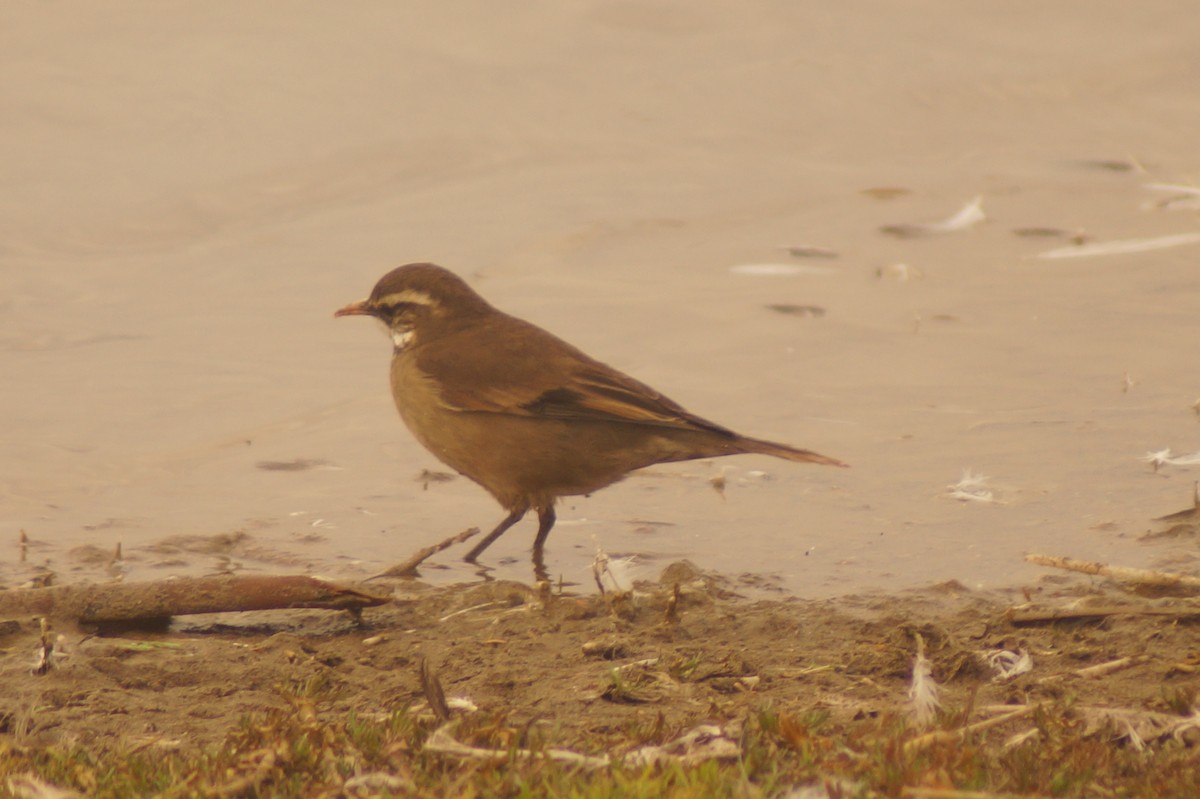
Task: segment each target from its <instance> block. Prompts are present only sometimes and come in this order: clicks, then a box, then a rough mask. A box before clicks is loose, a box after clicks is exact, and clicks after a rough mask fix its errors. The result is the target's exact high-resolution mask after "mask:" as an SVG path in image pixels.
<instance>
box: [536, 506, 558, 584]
mask: <svg viewBox="0 0 1200 799" xmlns="http://www.w3.org/2000/svg"><path fill="white" fill-rule="evenodd" d="M556 518H557V517H556V516H555V515H554V504H553V503H551V504H549V505H546V506H544V507H541V508H538V531H537V538H535V539H533V576H534V578H535V579H537V580H547V579H549V572H547V571H546V560H545V558H544V557H543V556H542V553H543V547H544V545H545V543H546V537H547V536H549V535H550V530H551V528H553V527H554V520H555V519H556Z"/></svg>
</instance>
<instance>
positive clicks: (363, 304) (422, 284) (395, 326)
mask: <svg viewBox="0 0 1200 799" xmlns="http://www.w3.org/2000/svg"><path fill="white" fill-rule="evenodd" d="M491 310H492V307H491V306H490V305H488V303H487V301H486V300H484V299H483V297H480V296H479V295H478V294H476V293H475V290H474V289H472V288H471V287H470V286H468V285H467V284H466V282H465V281H463V279H462V278H460V277H459V276H458V275H456V274H454V273H453V272H451V271H450V270H448V269H443V268H442V267H440V266H437V265H435V264H405V265H404V266H398V267H396V268H395V269H393V270H392V271H390V272H388V273H387V274H386V275H384V276H383V277H381V278H380V279H379V282H378V283H376V284H375V288H373V289H372V290H371V295H370V296H369V297H367V298H366V299H365V300H359V301H358V302H352V303H350V304H349V305H347V306H345V307H344V308H339V309H338V310H337V311H335V312H334V314H333V315H334V316H373V317H375V318H376V319H378V320H379V321H380V322H382V323H383V325H384V327H386V328H387V331H388V334H389V335H390V336H391V338H392V343H393V344H394V345H395V347H396V349H397V350H402V349H404V348H405V347H408V346H411V345H412V344H413V343H414V342H415V341H416V340H417V339H418V337H420V336H423V335H425V332H426V331H430V330H437V329H439V328H444V327H445V326H454V325H456V324H461V323H464V322H467V321H468V320H470V319H471V318H472V317H474V316H477V315H478V314H481V313H487V312H489V311H491Z"/></svg>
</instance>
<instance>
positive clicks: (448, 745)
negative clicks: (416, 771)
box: [424, 721, 611, 769]
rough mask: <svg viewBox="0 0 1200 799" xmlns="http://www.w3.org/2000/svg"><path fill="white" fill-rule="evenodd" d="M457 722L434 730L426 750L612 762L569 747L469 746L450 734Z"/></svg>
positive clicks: (589, 764)
mask: <svg viewBox="0 0 1200 799" xmlns="http://www.w3.org/2000/svg"><path fill="white" fill-rule="evenodd" d="M455 724H456V722H453V721H452V722H450V723H449V724H443V725H442V726H441V727H438V728H437V729H436V730H434V731H433V734H432V735H430V736H429V738H428V740H426V741H425V746H424V750H425V751H426V752H437V753H439V754H443V755H456V756H458V757H467V758H471V759H474V760H492V761H505V760H508V758H509V757H513V756H515V757H521V758H534V757H544V758H546V759H547V760H555V761H558V762H560V763H569V764H571V765H573V766H580V767H582V768H587V769H594V768H605V767H606V766H608V765H610V763H611V761H610V760H609V758H608V757H607V756H605V757H589V756H588V755H581V754H579V753H578V752H572V751H571V750H569V749H545V750H542V751H539V752H532V751H530V750H528V749H482V748H480V747H477V746H467V745H466V744H464V743H460V742H459V741H457V740H455V739H454V736H453V735H451V734H450V728H452V727H453V726H454V725H455Z"/></svg>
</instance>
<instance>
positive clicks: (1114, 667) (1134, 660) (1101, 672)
mask: <svg viewBox="0 0 1200 799" xmlns="http://www.w3.org/2000/svg"><path fill="white" fill-rule="evenodd" d="M1149 659H1150V658H1148V657H1146V656H1145V655H1131V656H1129V657H1123V658H1117V659H1116V660H1109V661H1106V662H1104V663H1097V664H1096V665H1095V666H1085V667H1083V668H1082V669H1075V670H1073V671H1069V672H1067V673H1066V674H1051V675H1049V676H1046V677H1042V678H1041V679H1039V680H1038V681H1037V683H1038V684H1039V685H1045V684H1046V683H1052V682H1058V681H1059V680H1062V679H1066V678H1067V677H1071V676H1074V677H1107V676H1108V675H1110V674H1112V673H1114V672H1118V671H1121V670H1122V669H1127V668H1130V667H1132V666H1138V665H1141V664H1142V663H1145V662H1146V661H1148V660H1149Z"/></svg>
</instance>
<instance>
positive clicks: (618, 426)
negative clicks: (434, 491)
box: [334, 264, 846, 573]
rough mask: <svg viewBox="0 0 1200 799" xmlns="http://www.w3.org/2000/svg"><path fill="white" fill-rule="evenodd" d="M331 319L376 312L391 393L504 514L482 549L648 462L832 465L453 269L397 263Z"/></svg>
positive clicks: (542, 522) (544, 521) (536, 547)
mask: <svg viewBox="0 0 1200 799" xmlns="http://www.w3.org/2000/svg"><path fill="white" fill-rule="evenodd" d="M334 316H373V317H375V318H376V319H378V320H380V321H381V322H383V324H384V326H385V327H386V328H387V329H388V332H389V334H390V335H391V338H392V342H393V344H394V345H395V350H394V353H393V355H392V396H393V397H394V398H395V400H396V407H397V408H398V409H399V410H400V417H401V418H402V419H403V420H404V423H405V424H407V425H408V428H409V430H411V431H412V434H413V435H414V436H415V437H416V439H417V440H418V441H420V442H421V444H423V445H424V446H425V448H426V449H428V450H429V451H430V452H432V453H433V454H434V455H435V456H436V457H437V458H438V459H439V460H440V461H442V462H443V463H445V464H446V465H447V466H450V467H451V468H453V469H454V470H456V471H457V472H459V473H460V474H463V475H466V476H467V477H469V478H470V479H472V480H474V481H475V482H476V483H478V484H479V485H481V486H483V487H484V488H485V489H487V491H488V492H489V493H490V494H491V495H492V496H493V497H495V498H496V500H497V501H498V502H499V503H500V504H501V505H502V506H504V508H505V509H506V510H507V511H508V516H506V517H505V518H504V520H503V521H502V522H500V524H499V525H497V526H496V529H494V530H492V531H491V532H490V533H488V535H487V537H485V538H484V539H483V540H482V541H480V542H479V544H478V545H476V546H475V548H474V549H472V550H471V551H470V552H469V553H467V556H466V558H465V559H466V560H467V561H470V562H474V561H475V559H476V558H477V557H479V554H480V553H481V552H483V551H484V550H485V549H487V548H488V546H489V545H491V543H492V542H493V541H495V540H496V539H497V538H499V537H500V536H501V535H503V534H504V532H505V531H506V530H508V528H510V527H512V526H513V525H514V524H516V523H517V522H518V521H520V520H521V518H522V517H523V516H524V515H525V513H526V512H527V511H529V510H530V509H531V508H533V509H536V510H537V514H538V531H537V538H535V539H534V542H533V558H534V563H535V566H536V567H537V570H538V571H539V573H544V566H543V560H542V551H543V550H542V548H543V545H544V544H545V542H546V536H548V535H549V534H550V529H551V528H552V527H553V526H554V519H555V516H554V502H555V500H557V499H558V498H559V497H562V496H570V495H575V494H590V493H591V492H593V491H596V490H598V489H601V488H604V487H605V486H607V485H611V484H612V483H615V482H617V481H618V480H620V479H622V478H623V477H625V475H626V474H628V473H629V472H631V471H633V470H634V469H639V468H641V467H643V466H649V465H651V464H654V463H667V462H670V461H685V460H692V459H694V458H711V457H715V456H718V455H738V454H743V453H760V454H763V455H774V456H775V457H778V458H786V459H787V460H791V461H807V462H810V463H822V464H826V465H829V466H845V465H846V464H844V463H842V462H841V461H839V460H837V459H835V458H829V457H826V456H824V455H818V454H817V453H815V452H810V451H808V450H805V449H797V448H795V447H790V446H788V445H786V444H776V443H774V442H772V441H763V440H761V439H757V438H749V437H747V436H742V435H739V434H737V433H735V432H733V431H732V430H728V429H726V428H724V427H721V426H720V425H718V424H714V423H713V422H710V421H708V420H706V419H702V418H700V417H699V416H696V415H695V414H692V413H689V412H688V411H686V410H684V408H683V407H682V406H680V405H679V404H678V403H676V402H673V401H672V400H669V399H667V398H666V397H664V396H663V395H662V394H659V393H658V392H657V391H655V390H654V389H652V388H650V386H647V385H646V384H644V383H640V382H638V381H637V380H634V379H633V378H632V377H629V376H627V375H625V374H622V373H621V372H618V371H617V370H616V369H613V368H612V367H611V366H607V365H606V364H603V363H600V362H599V361H597V360H594V359H593V358H590V357H589V356H587V355H586V354H584V353H583V352H581V351H580V350H578V349H576V348H575V347H572V346H571V345H570V344H568V343H566V342H565V341H563V340H562V339H560V338H558V337H556V336H554V335H551V334H550V333H547V332H546V331H545V330H542V329H541V328H540V327H537V326H535V325H532V324H530V323H529V322H525V321H522V320H520V319H517V318H516V317H514V316H509V315H508V314H506V313H504V312H502V311H499V310H497V309H495V308H493V307H492V306H491V305H489V304H488V303H487V301H486V300H484V299H483V297H480V296H479V295H478V294H476V293H475V291H474V290H473V289H471V287H470V286H468V285H467V284H466V283H465V282H464V281H463V280H462V279H461V278H459V277H458V276H457V275H455V274H454V273H452V272H450V271H448V270H446V269H443V268H442V267H440V266H435V265H433V264H408V265H406V266H401V267H397V268H396V269H393V270H392V271H391V272H388V273H387V274H386V275H384V276H383V277H382V278H381V279H380V280H379V282H378V283H376V284H375V288H374V289H373V290H372V291H371V296H369V297H368V298H367V299H365V300H360V301H359V302H353V303H350V304H349V305H347V306H346V307H344V308H342V309H340V310H338V311H337V312H336V313H335V314H334Z"/></svg>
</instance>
